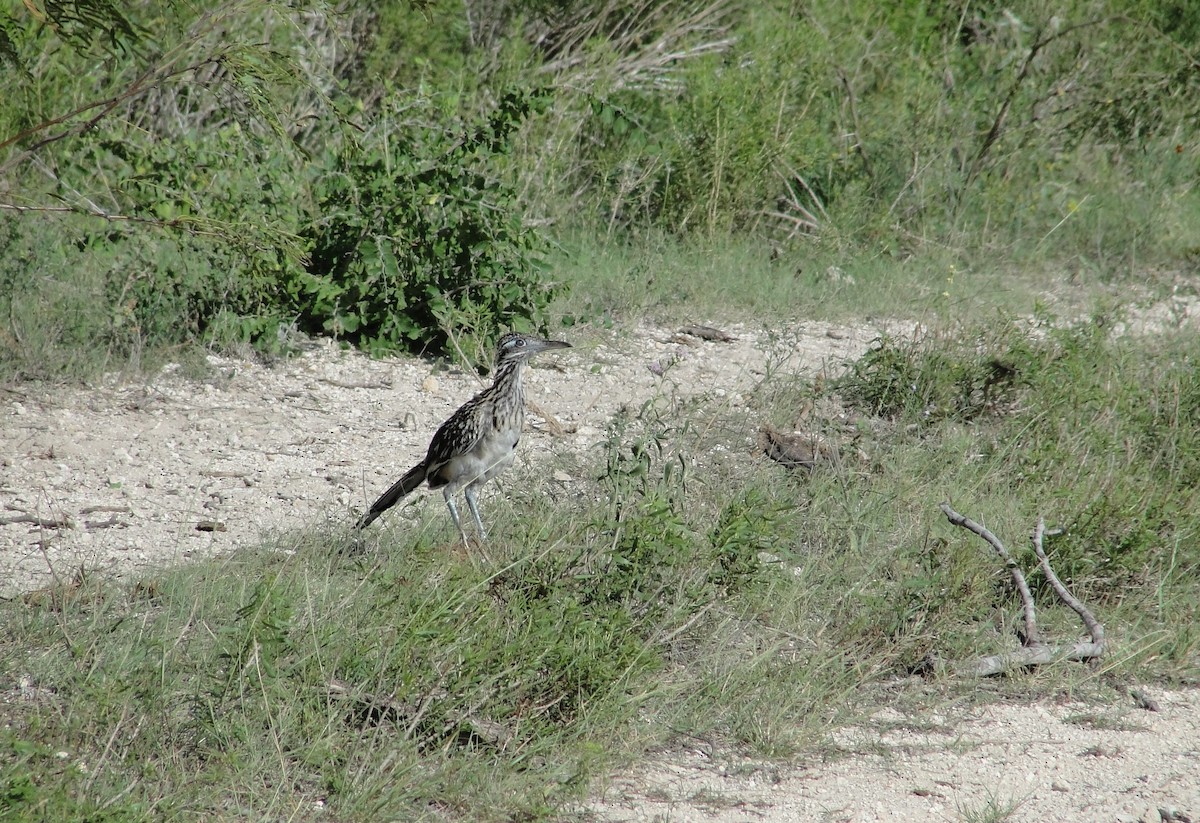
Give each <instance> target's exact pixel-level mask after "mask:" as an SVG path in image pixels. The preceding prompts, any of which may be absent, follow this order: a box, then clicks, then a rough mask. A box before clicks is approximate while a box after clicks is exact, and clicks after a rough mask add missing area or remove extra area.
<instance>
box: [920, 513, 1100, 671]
mask: <svg viewBox="0 0 1200 823" xmlns="http://www.w3.org/2000/svg"><path fill="white" fill-rule="evenodd" d="M941 510H942V512H943V513H944V514H945V515H946V519H947V520H949V521H950V522H951V523H953V524H954V525H955V526H960V527H961V528H964V529H966V530H967V531H969V532H971V533H973V534H976V535H978V536H979V537H981V538H983V539H984V540H985V541H986V542H987V544H988V545H989V546H991V547H992V550H993V551H995V552H996V554H997V555H999V557H1000V559H1001V560H1002V561H1004V565H1005V567H1006V568H1007V569H1008V573H1009V574H1010V575H1011V576H1012V579H1013V584H1014V585H1015V586H1016V587H1017V593H1018V594H1019V595H1020V596H1021V607H1022V609H1023V611H1024V615H1025V631H1024V636H1023V637H1022V640H1021V648H1020V649H1019V650H1017V651H1015V652H1005V653H1003V654H993V655H988V656H986V657H981V658H979V659H978V660H975V661H974V662H971V663H967V664H963V665H961V666H959V667H958V668H959V671H961V672H962V673H964V674H973V675H975V676H977V677H989V676H991V675H996V674H1003V673H1004V672H1006V671H1009V670H1010V669H1015V668H1019V667H1029V666H1039V665H1042V664H1044V663H1052V662H1055V661H1057V660H1079V661H1085V660H1098V659H1099V658H1101V657H1103V656H1104V650H1105V639H1104V626H1103V625H1101V623H1100V621H1099V620H1097V619H1096V617H1095V615H1093V614H1092V613H1091V611H1090V610H1089V609H1088V607H1087V606H1085V605H1084V604H1083V602H1082V601H1080V600H1079V598H1077V597H1075V595H1073V594H1071V592H1070V591H1068V589H1067V587H1066V586H1065V585H1064V584H1063V582H1062V581H1061V580H1059V578H1058V575H1057V574H1055V573H1054V569H1053V568H1051V566H1050V559H1049V558H1048V557H1047V556H1046V550H1045V547H1044V546H1043V545H1042V543H1043V539H1044V537H1045V534H1046V523H1045V521H1044V520H1043V519H1042V518H1041V517H1039V518H1038V522H1037V528H1036V529H1034V532H1033V550H1034V552H1035V553H1036V554H1037V558H1038V565H1039V566H1040V567H1041V569H1042V573H1043V574H1045V575H1046V580H1048V581H1049V582H1050V586H1051V587H1052V588H1053V589H1054V593H1055V594H1057V595H1058V597H1059V599H1060V600H1062V602H1063V603H1066V604H1067V605H1068V606H1069V607H1070V608H1071V610H1072V611H1074V612H1075V614H1077V615H1079V619H1080V620H1081V621H1083V625H1084V628H1086V629H1087V632H1088V636H1089V638H1090V639H1088V640H1080V641H1079V642H1077V643H1075V644H1073V645H1069V646H1068V645H1051V644H1048V643H1046V642H1044V641H1043V640H1042V638H1041V636H1040V635H1039V634H1038V628H1037V612H1036V610H1035V608H1034V605H1033V593H1032V592H1031V591H1030V590H1029V584H1028V583H1027V582H1026V580H1025V574H1024V572H1022V571H1021V567H1020V566H1018V565H1017V561H1016V560H1014V559H1013V557H1012V555H1011V554H1009V553H1008V549H1006V548H1005V547H1004V544H1003V543H1001V542H1000V539H999V538H998V537H996V535H994V534H992V532H991V531H990V530H988V529H987V527H985V526H983V525H981V524H979V523H976V522H975V521H974V520H972V519H971V518H969V517H965V516H963V515H961V514H959V513H958V512H956V511H955V510H954V509H952V508H950V504H949V503H942V504H941Z"/></svg>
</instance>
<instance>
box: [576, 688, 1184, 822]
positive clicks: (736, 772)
mask: <svg viewBox="0 0 1200 823" xmlns="http://www.w3.org/2000/svg"><path fill="white" fill-rule="evenodd" d="M1155 700H1156V701H1157V703H1158V704H1159V711H1157V712H1151V711H1146V710H1144V709H1139V708H1134V707H1133V706H1132V704H1130V706H1129V707H1127V708H1116V709H1104V708H1101V709H1099V712H1098V710H1097V707H1096V706H1095V705H1092V704H1082V703H1063V704H1054V703H1050V702H1042V703H1035V704H1032V705H1029V704H989V705H984V706H979V707H977V708H973V709H971V710H969V711H965V712H962V713H959V714H956V715H953V716H950V715H936V714H934V715H921V716H913V717H906V716H904V715H902V714H900V713H899V712H897V711H895V710H892V709H882V710H880V711H878V712H877V713H876V714H875V715H874V716H873V717H871V718H870V719H869V720H868V721H867V722H866V723H864V724H862V725H859V726H855V727H851V728H845V729H840V730H838V731H835V732H834V733H833V734H832V735H831V740H830V741H829V742H830V744H831V745H832V746H833V748H834V749H835V750H840V751H841V752H842V754H841V755H840V756H837V757H835V758H834V759H832V760H829V761H827V762H823V763H817V764H812V765H804V764H797V765H793V766H782V767H781V766H780V765H779V764H773V763H756V762H754V761H750V760H739V759H737V758H735V757H728V756H718V757H711V756H709V755H708V754H707V753H706V752H701V751H692V752H684V753H676V754H673V755H669V756H667V755H664V756H662V757H660V758H658V759H655V760H653V761H651V762H648V763H645V764H639V765H638V766H636V767H635V768H633V769H632V770H630V771H628V772H626V773H624V774H621V775H619V776H617V777H615V778H613V779H612V780H611V781H610V782H609V783H608V785H607V786H606V787H605V788H603V789H602V790H600V791H599V792H598V793H597V797H596V798H595V799H594V800H593V801H592V802H590V803H588V804H587V805H586V806H585V807H583V808H581V809H579V810H578V811H579V813H580V815H581V816H584V817H588V818H590V819H591V820H594V821H603V822H604V823H617V821H627V822H628V823H643V822H645V823H649V821H671V823H743V822H745V823H750V822H751V821H753V823H827V821H839V822H840V823H890V821H921V822H922V823H924V821H929V822H930V823H935V822H936V823H940V822H941V821H969V820H977V821H985V820H986V821H1009V823H1135V821H1136V823H1160V821H1163V820H1168V819H1170V818H1171V815H1172V814H1174V815H1176V818H1175V819H1177V820H1180V821H1182V820H1186V819H1190V820H1192V821H1198V820H1200V692H1198V691H1184V692H1162V693H1157V692H1156V693H1155ZM1097 713H1098V715H1099V717H1100V718H1101V720H1100V722H1098V723H1089V722H1087V720H1088V718H1089V717H1092V716H1096V715H1097ZM914 729H919V731H914ZM989 810H993V811H996V812H1003V811H1010V814H1009V816H1004V815H1003V814H996V816H987V812H988V811H989ZM1163 812H1166V817H1164V816H1163ZM1180 815H1182V816H1180Z"/></svg>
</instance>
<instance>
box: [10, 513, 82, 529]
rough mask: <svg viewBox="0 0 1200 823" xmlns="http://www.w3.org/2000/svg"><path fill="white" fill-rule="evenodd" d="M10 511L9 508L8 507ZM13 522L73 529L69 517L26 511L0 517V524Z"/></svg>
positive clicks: (73, 525) (41, 526)
mask: <svg viewBox="0 0 1200 823" xmlns="http://www.w3.org/2000/svg"><path fill="white" fill-rule="evenodd" d="M10 511H11V509H10ZM13 523H30V524H32V525H34V526H37V527H39V528H42V529H73V528H75V524H74V523H73V522H71V518H69V517H38V516H37V515H34V514H29V513H28V512H22V513H21V514H18V515H14V516H13V517H0V526H9V525H12V524H13Z"/></svg>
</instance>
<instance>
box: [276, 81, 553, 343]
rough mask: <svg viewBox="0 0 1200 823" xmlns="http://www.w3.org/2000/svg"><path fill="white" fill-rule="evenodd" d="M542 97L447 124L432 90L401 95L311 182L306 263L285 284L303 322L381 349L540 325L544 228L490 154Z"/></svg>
mask: <svg viewBox="0 0 1200 823" xmlns="http://www.w3.org/2000/svg"><path fill="white" fill-rule="evenodd" d="M541 100H542V98H541V97H540V95H539V94H537V93H534V92H530V91H527V90H518V91H513V92H510V93H509V94H506V95H505V96H504V97H503V98H502V99H501V100H500V101H499V103H498V104H497V106H496V107H495V109H494V110H492V111H490V112H488V113H487V114H486V115H484V116H482V117H481V118H480V119H478V120H474V121H463V122H457V123H454V124H453V125H449V126H447V125H441V124H439V123H437V122H436V121H435V123H434V124H432V125H431V124H430V123H429V122H428V121H427V120H426V117H428V116H430V115H436V113H437V112H436V109H434V108H433V106H432V104H431V103H430V101H428V100H424V101H420V100H418V101H416V102H413V101H403V102H400V101H396V102H395V104H394V106H393V107H392V108H390V109H389V110H388V111H386V112H385V113H384V114H383V115H382V116H380V117H379V118H378V119H377V120H376V121H375V122H374V123H372V126H371V128H370V129H369V130H368V132H367V133H366V134H365V135H364V136H363V138H362V139H360V140H358V141H356V142H355V143H354V144H349V143H348V144H346V146H345V147H344V148H343V149H342V150H341V152H340V153H338V154H337V155H336V156H334V157H332V158H330V162H329V167H328V168H327V169H325V170H324V171H323V172H321V173H320V174H319V175H318V177H317V179H316V180H315V181H314V186H315V194H314V201H315V210H316V212H317V217H316V218H315V219H314V221H313V222H312V224H311V225H310V226H309V227H308V228H307V229H306V230H305V235H306V237H307V238H308V241H309V244H310V246H311V250H312V251H311V260H310V262H309V263H308V265H307V270H306V271H305V272H304V273H303V274H302V275H301V276H299V277H298V278H297V279H296V280H295V281H294V282H293V283H292V284H290V286H289V288H290V290H291V292H292V298H293V300H294V301H295V303H296V306H297V308H298V310H299V314H300V319H301V323H302V325H303V326H304V327H305V328H310V329H312V330H314V331H320V332H323V333H325V334H330V335H333V336H336V337H345V338H346V339H349V340H352V341H354V342H355V343H357V344H358V345H360V346H362V347H363V348H365V349H366V350H368V351H371V352H376V353H380V352H385V351H392V350H396V349H398V348H408V349H425V348H434V349H442V348H444V347H445V346H446V344H447V342H448V340H449V339H450V338H452V337H453V338H454V339H455V341H456V342H457V340H458V338H459V337H462V338H465V339H466V340H468V341H471V342H474V343H475V344H476V346H474V347H473V348H474V352H475V353H476V354H479V353H482V352H484V351H488V352H490V344H491V342H493V341H494V340H495V339H496V338H497V337H498V336H499V334H500V333H501V332H502V331H503V330H504V329H506V328H513V329H518V330H526V331H528V330H532V329H533V328H535V327H536V328H544V327H545V323H546V309H547V307H548V306H549V304H550V301H551V300H552V299H553V298H554V296H555V294H556V293H557V291H558V287H556V286H555V285H554V284H553V283H551V282H548V281H546V280H545V279H544V278H543V276H542V274H541V271H540V268H541V262H540V260H539V258H538V254H539V253H540V252H541V250H542V249H543V247H544V246H543V241H542V239H541V238H540V236H539V235H538V234H537V233H536V232H535V231H534V230H532V229H531V228H530V227H529V226H527V225H525V224H524V222H523V221H522V220H521V218H520V215H519V212H518V209H517V205H516V193H515V191H514V190H513V189H512V188H511V186H509V185H508V184H506V183H504V182H503V181H502V180H500V179H499V178H497V177H496V176H495V175H494V174H493V173H492V172H491V171H490V169H489V165H490V164H491V163H493V162H494V161H495V159H496V158H497V157H498V156H501V155H503V154H505V153H506V152H508V151H509V148H510V145H511V136H512V133H513V132H514V130H515V129H517V128H518V127H519V126H520V124H521V123H522V122H523V121H524V120H525V119H526V118H527V117H529V116H530V115H531V114H533V113H534V112H536V111H537V109H538V107H539V106H540V105H541Z"/></svg>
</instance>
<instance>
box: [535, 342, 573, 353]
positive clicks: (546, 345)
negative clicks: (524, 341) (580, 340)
mask: <svg viewBox="0 0 1200 823" xmlns="http://www.w3.org/2000/svg"><path fill="white" fill-rule="evenodd" d="M533 345H534V353H535V354H536V353H537V352H543V351H550V350H551V349H569V348H571V344H570V343H567V342H565V341H562V340H538V341H537V342H536V343H534V344H533Z"/></svg>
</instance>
